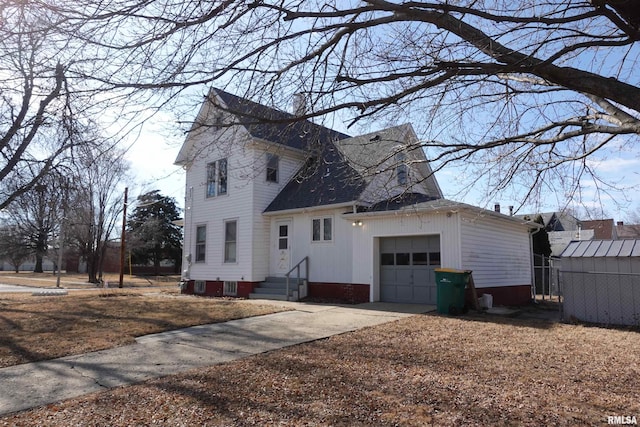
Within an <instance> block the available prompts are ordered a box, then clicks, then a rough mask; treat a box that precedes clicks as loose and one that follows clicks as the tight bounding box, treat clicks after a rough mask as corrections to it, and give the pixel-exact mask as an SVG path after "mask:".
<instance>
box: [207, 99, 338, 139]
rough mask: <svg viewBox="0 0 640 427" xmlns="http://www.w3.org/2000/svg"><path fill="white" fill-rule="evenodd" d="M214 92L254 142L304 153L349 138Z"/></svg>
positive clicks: (246, 100)
mask: <svg viewBox="0 0 640 427" xmlns="http://www.w3.org/2000/svg"><path fill="white" fill-rule="evenodd" d="M214 90H215V92H216V93H217V94H218V96H219V97H220V98H221V99H222V100H223V101H224V103H225V104H226V106H227V109H228V111H229V112H231V113H233V114H235V115H237V116H240V117H241V119H240V121H241V122H246V124H244V126H245V127H246V128H247V130H248V131H249V133H250V134H251V135H252V136H253V137H255V138H260V139H263V140H266V141H270V142H274V143H277V144H282V145H286V146H287V147H291V148H297V149H299V150H306V149H308V148H309V147H310V146H311V145H313V144H317V143H324V142H325V141H335V140H338V139H344V138H349V135H346V134H344V133H341V132H337V131H335V130H333V129H329V128H327V127H324V126H320V125H318V124H315V123H312V122H310V121H308V120H300V121H292V120H294V119H295V116H294V115H293V114H289V113H285V112H283V111H280V110H276V109H274V108H271V107H267V106H265V105H261V104H258V103H256V102H253V101H249V100H248V99H244V98H240V97H239V96H236V95H232V94H230V93H228V92H225V91H223V90H220V89H214Z"/></svg>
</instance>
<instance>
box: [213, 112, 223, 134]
mask: <svg viewBox="0 0 640 427" xmlns="http://www.w3.org/2000/svg"><path fill="white" fill-rule="evenodd" d="M213 128H214V129H216V130H218V129H222V113H221V112H217V113H216V114H215V116H214V117H213Z"/></svg>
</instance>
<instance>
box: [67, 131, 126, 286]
mask: <svg viewBox="0 0 640 427" xmlns="http://www.w3.org/2000/svg"><path fill="white" fill-rule="evenodd" d="M92 140H93V141H94V144H91V145H90V144H86V145H83V146H82V147H79V148H78V150H77V153H78V156H77V158H76V159H75V163H74V168H75V171H74V172H73V174H72V182H73V183H74V184H73V188H72V189H71V191H70V193H69V206H72V207H73V208H72V209H69V212H68V213H67V219H66V223H65V226H66V227H67V229H68V235H69V238H70V240H72V241H73V242H74V243H73V244H74V245H75V246H76V247H77V249H78V252H79V254H80V256H81V257H82V259H83V260H84V261H85V262H86V265H87V275H88V281H89V282H90V283H99V282H100V281H101V280H102V275H103V271H104V270H103V268H104V263H105V260H106V257H107V253H108V250H109V245H110V243H113V241H114V239H115V238H116V236H118V235H119V234H118V233H116V231H117V230H116V228H117V226H118V224H119V223H120V219H121V218H122V217H121V215H122V211H123V207H124V203H123V192H122V190H123V188H124V186H125V182H126V180H127V174H128V170H129V165H128V163H127V162H126V161H125V160H124V158H123V154H124V152H123V150H121V149H118V148H117V147H116V146H114V145H112V144H110V143H109V142H108V141H107V140H102V139H97V138H92ZM97 141H99V142H101V143H100V144H97V143H96V142H97Z"/></svg>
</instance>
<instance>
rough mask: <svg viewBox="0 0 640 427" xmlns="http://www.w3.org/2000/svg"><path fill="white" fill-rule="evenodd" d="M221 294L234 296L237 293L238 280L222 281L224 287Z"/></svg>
mask: <svg viewBox="0 0 640 427" xmlns="http://www.w3.org/2000/svg"><path fill="white" fill-rule="evenodd" d="M222 295H225V296H230V297H235V296H237V295H238V282H236V281H233V282H232V281H227V280H225V281H224V289H223V293H222Z"/></svg>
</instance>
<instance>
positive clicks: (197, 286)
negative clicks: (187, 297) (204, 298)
mask: <svg viewBox="0 0 640 427" xmlns="http://www.w3.org/2000/svg"><path fill="white" fill-rule="evenodd" d="M206 288H207V282H205V281H204V280H196V281H194V282H193V292H194V293H196V294H204V292H205V290H206Z"/></svg>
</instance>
